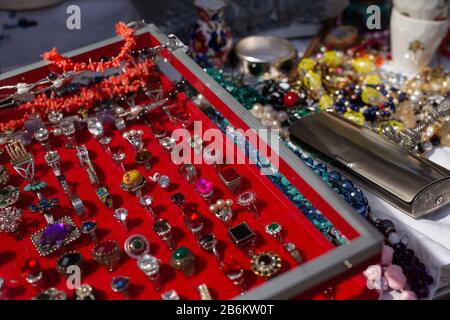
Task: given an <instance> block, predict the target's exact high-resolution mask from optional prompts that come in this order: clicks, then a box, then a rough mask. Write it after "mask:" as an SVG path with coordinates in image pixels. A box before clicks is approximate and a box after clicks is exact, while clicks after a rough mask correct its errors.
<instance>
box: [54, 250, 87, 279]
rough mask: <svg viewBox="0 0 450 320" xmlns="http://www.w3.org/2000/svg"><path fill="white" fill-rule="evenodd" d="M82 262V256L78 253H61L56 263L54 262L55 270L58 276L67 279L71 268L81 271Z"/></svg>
mask: <svg viewBox="0 0 450 320" xmlns="http://www.w3.org/2000/svg"><path fill="white" fill-rule="evenodd" d="M83 262H84V258H83V255H82V254H81V253H80V252H78V251H69V252H65V253H63V254H62V255H61V256H60V257H59V259H58V261H57V262H56V270H57V271H58V272H59V274H61V275H63V276H65V277H68V276H70V275H71V274H72V272H71V270H70V269H71V268H73V266H76V267H78V268H79V270H80V271H82V269H81V268H82V265H83Z"/></svg>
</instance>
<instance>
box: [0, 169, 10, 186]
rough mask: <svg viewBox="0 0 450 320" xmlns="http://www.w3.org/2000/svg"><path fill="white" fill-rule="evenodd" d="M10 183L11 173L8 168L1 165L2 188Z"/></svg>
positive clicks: (0, 182)
mask: <svg viewBox="0 0 450 320" xmlns="http://www.w3.org/2000/svg"><path fill="white" fill-rule="evenodd" d="M8 181H9V172H8V169H6V167H4V166H2V165H0V186H4V185H6V184H7V183H8Z"/></svg>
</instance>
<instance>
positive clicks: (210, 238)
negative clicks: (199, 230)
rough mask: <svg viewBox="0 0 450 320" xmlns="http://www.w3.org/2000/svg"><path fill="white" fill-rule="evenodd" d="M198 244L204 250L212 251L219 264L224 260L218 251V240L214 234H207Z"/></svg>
mask: <svg viewBox="0 0 450 320" xmlns="http://www.w3.org/2000/svg"><path fill="white" fill-rule="evenodd" d="M198 242H199V244H200V246H201V247H202V249H203V250H205V251H207V252H209V251H211V252H212V253H213V254H214V256H215V257H216V259H217V260H218V261H219V262H220V261H221V260H222V256H221V254H220V252H219V250H217V239H216V237H215V236H214V235H213V234H205V235H204V236H202V237H201V238H200V240H199V241H198Z"/></svg>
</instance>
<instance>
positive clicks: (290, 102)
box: [283, 91, 298, 108]
mask: <svg viewBox="0 0 450 320" xmlns="http://www.w3.org/2000/svg"><path fill="white" fill-rule="evenodd" d="M283 103H284V105H285V106H286V107H288V108H292V107H295V106H296V105H297V103H298V94H297V93H296V92H293V91H289V92H286V93H285V94H284V97H283Z"/></svg>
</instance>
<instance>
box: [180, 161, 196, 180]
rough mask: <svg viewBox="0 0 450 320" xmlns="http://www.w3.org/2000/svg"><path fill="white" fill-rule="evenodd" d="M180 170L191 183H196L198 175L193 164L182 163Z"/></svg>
mask: <svg viewBox="0 0 450 320" xmlns="http://www.w3.org/2000/svg"><path fill="white" fill-rule="evenodd" d="M178 172H179V173H180V174H181V175H182V176H183V177H185V178H186V180H187V181H188V182H189V183H194V181H195V178H196V177H197V169H196V168H195V166H194V165H193V164H184V163H183V164H181V165H180V166H179V167H178Z"/></svg>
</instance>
